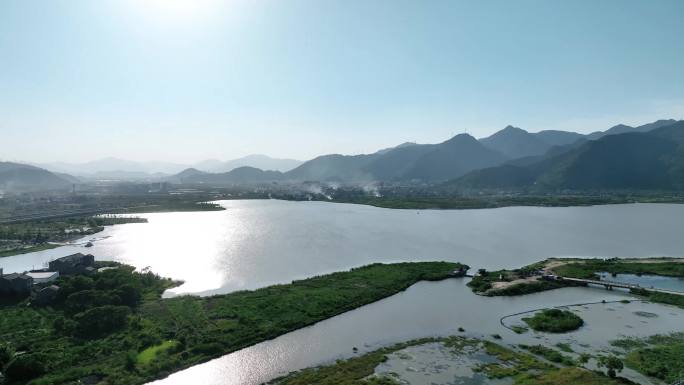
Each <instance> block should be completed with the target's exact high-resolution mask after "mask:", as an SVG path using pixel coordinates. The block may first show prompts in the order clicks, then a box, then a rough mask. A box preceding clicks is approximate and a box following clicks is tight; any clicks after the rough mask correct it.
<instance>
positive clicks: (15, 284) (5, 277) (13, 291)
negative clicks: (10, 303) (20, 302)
mask: <svg viewBox="0 0 684 385" xmlns="http://www.w3.org/2000/svg"><path fill="white" fill-rule="evenodd" d="M31 286H33V278H31V277H29V276H28V275H26V274H20V273H12V274H2V270H0V294H3V295H17V296H19V295H29V294H31Z"/></svg>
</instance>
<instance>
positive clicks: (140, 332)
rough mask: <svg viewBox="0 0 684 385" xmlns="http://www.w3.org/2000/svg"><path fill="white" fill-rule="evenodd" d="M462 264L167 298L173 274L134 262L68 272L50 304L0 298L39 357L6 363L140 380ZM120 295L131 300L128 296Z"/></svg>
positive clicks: (17, 332)
mask: <svg viewBox="0 0 684 385" xmlns="http://www.w3.org/2000/svg"><path fill="white" fill-rule="evenodd" d="M460 266H461V265H459V264H456V263H447V262H422V263H397V264H388V265H383V264H373V265H369V266H365V267H361V268H356V269H352V270H350V271H347V272H340V273H333V274H328V275H323V276H318V277H313V278H309V279H305V280H300V281H294V282H292V283H290V284H286V285H276V286H270V287H266V288H263V289H258V290H254V291H241V292H235V293H231V294H227V295H218V296H213V297H203V298H199V297H190V296H185V297H177V298H172V299H160V298H159V297H160V295H161V293H162V292H163V290H164V289H165V288H167V287H168V286H169V284H171V282H170V281H169V280H164V279H162V278H160V277H158V276H155V275H153V274H152V273H138V272H134V271H133V270H132V268H126V267H124V268H120V269H112V270H107V271H104V272H101V273H97V274H95V275H94V276H92V277H81V276H77V277H62V278H60V281H58V282H57V284H58V285H60V286H61V287H62V288H63V289H64V291H62V292H61V295H60V297H59V298H60V299H59V300H58V301H57V302H55V303H53V304H52V305H51V306H48V307H40V308H39V307H35V306H27V302H26V301H21V302H18V303H14V304H8V305H3V306H2V307H0V316H1V317H2V319H3V320H4V321H6V322H3V323H2V325H0V336H2V337H3V340H4V341H6V342H7V343H9V344H10V345H11V346H12V349H13V350H15V351H19V352H23V354H22V357H23V358H21V360H22V361H26V362H24V363H22V365H24V364H26V365H29V364H30V365H35V367H32V368H31V370H30V371H23V372H22V371H18V370H16V369H14V370H12V369H10V367H9V366H6V367H5V370H8V373H14V375H15V376H16V375H17V373H24V374H25V375H26V376H30V378H25V377H24V378H14V379H13V378H12V377H10V383H23V382H25V381H28V380H32V381H33V383H35V384H48V383H65V382H70V381H78V380H83V379H86V378H89V379H91V380H95V381H96V382H105V383H116V384H119V383H120V384H140V383H144V382H147V381H150V380H152V379H155V378H160V377H164V376H166V375H168V374H169V373H172V372H174V371H177V370H180V369H183V368H186V367H189V366H192V365H195V364H198V363H201V362H204V361H207V360H209V359H211V358H215V357H219V356H221V355H224V354H226V353H229V352H232V351H235V350H238V349H241V348H244V347H246V346H250V345H253V344H256V343H258V342H261V341H265V340H268V339H272V338H274V337H276V336H279V335H281V334H285V333H287V332H290V331H293V330H296V329H299V328H302V327H305V326H307V325H311V324H313V323H316V322H318V321H321V320H324V319H327V318H330V317H333V316H335V315H338V314H341V313H343V312H346V311H349V310H352V309H355V308H357V307H360V306H363V305H366V304H369V303H372V302H375V301H378V300H380V299H382V298H386V297H389V296H391V295H393V294H396V293H398V292H400V291H403V290H405V289H406V288H408V287H409V286H411V285H413V284H414V283H416V282H418V281H421V280H441V279H445V278H447V277H449V276H451V274H452V272H453V271H454V270H456V269H458V268H459V267H460ZM91 281H92V282H91ZM98 282H101V283H100V284H98ZM130 288H133V289H130ZM136 288H138V289H136ZM122 290H123V291H122ZM126 293H128V294H126ZM131 293H133V294H131ZM135 293H138V295H135ZM122 296H125V297H126V298H129V299H131V298H132V299H133V300H132V301H125V302H124V301H122V299H123V297H122ZM135 298H138V300H135ZM103 308H104V309H103ZM100 313H101V314H100ZM114 315H118V316H117V317H114ZM100 316H102V317H105V318H106V319H107V320H106V322H103V321H104V319H100V318H98V317H100ZM114 319H115V320H116V322H113V320H114ZM90 321H92V323H89V322H90ZM95 325H97V327H95ZM102 325H106V326H107V328H105V329H103V326H102ZM6 365H12V364H11V363H9V364H6ZM26 365H25V366H26ZM26 373H30V374H26Z"/></svg>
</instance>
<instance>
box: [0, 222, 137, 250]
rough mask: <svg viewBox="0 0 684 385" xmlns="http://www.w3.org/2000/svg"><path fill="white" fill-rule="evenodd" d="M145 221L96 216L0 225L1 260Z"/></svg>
mask: <svg viewBox="0 0 684 385" xmlns="http://www.w3.org/2000/svg"><path fill="white" fill-rule="evenodd" d="M146 222H147V219H145V218H139V217H121V216H113V215H98V216H76V217H70V218H60V219H44V220H33V221H27V222H18V223H8V224H0V257H7V256H10V255H16V254H24V253H31V252H34V251H41V250H47V249H51V248H54V247H58V246H59V245H55V244H53V243H60V242H67V241H70V240H73V239H77V238H80V237H83V236H86V235H92V234H96V233H99V232H100V231H102V230H104V227H105V226H111V225H118V224H124V223H146Z"/></svg>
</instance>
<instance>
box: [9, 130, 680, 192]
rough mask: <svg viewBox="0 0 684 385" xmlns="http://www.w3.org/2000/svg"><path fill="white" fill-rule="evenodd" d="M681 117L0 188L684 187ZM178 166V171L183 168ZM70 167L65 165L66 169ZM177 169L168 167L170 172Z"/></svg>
mask: <svg viewBox="0 0 684 385" xmlns="http://www.w3.org/2000/svg"><path fill="white" fill-rule="evenodd" d="M682 137H684V121H676V120H672V119H670V120H659V121H656V122H653V123H649V124H646V125H642V126H638V127H630V126H625V125H617V126H614V127H611V128H610V129H608V130H606V131H603V132H595V133H591V134H588V135H582V134H578V133H575V132H565V131H551V130H548V131H541V132H537V133H529V132H527V131H525V130H523V129H520V128H517V127H513V126H507V127H506V128H504V129H503V130H501V131H499V132H496V133H495V134H493V135H491V136H489V137H486V138H482V139H480V140H477V139H475V138H473V137H472V136H470V135H467V134H459V135H456V136H454V137H453V138H451V139H449V140H446V141H444V142H441V143H437V144H416V143H403V144H401V145H398V146H396V147H393V148H386V149H382V150H379V151H377V152H375V153H372V154H363V155H340V154H330V155H322V156H319V157H316V158H314V159H311V160H309V161H306V162H300V161H296V160H291V159H275V158H270V157H267V156H265V155H252V156H248V157H244V158H240V159H236V160H232V161H227V162H222V161H216V160H208V161H204V162H200V163H198V164H196V165H194V166H191V167H188V166H185V165H181V164H173V163H165V162H131V161H126V160H120V159H115V158H106V159H102V160H99V161H94V162H88V163H84V164H67V163H54V164H50V165H47V167H49V169H50V170H51V171H53V172H50V171H47V170H45V169H42V168H38V167H34V166H28V165H22V164H17V163H1V165H2V167H1V168H0V189H3V190H6V191H12V190H36V189H59V188H67V187H68V186H70V185H71V184H72V183H78V182H79V180H78V179H77V178H75V177H74V176H71V175H77V176H80V177H85V179H84V178H81V181H85V182H87V181H88V178H94V179H98V178H102V179H106V178H113V179H119V180H136V179H138V180H139V179H147V180H150V179H153V180H157V181H167V182H171V183H185V184H206V185H216V186H221V185H235V184H250V183H266V182H293V183H296V182H306V181H319V182H343V183H355V182H369V181H383V182H401V183H427V184H431V185H435V186H437V185H439V186H441V187H443V188H446V189H447V190H473V189H474V190H478V189H485V190H487V189H491V190H505V189H524V190H549V189H571V190H600V189H683V188H684V140H683V139H682ZM181 170H183V171H181ZM67 173H68V174H67ZM171 173H173V174H174V175H170V174H171Z"/></svg>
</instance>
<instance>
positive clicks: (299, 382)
mask: <svg viewBox="0 0 684 385" xmlns="http://www.w3.org/2000/svg"><path fill="white" fill-rule="evenodd" d="M435 342H438V343H441V344H443V345H444V346H445V347H447V348H450V349H451V351H452V353H453V354H456V355H459V354H468V353H467V352H468V351H472V349H476V351H481V352H482V353H483V354H486V355H487V356H490V357H492V358H494V359H495V362H490V363H480V364H475V366H474V367H473V368H472V369H473V370H474V371H476V372H481V373H483V374H484V375H486V376H487V377H488V378H490V379H504V378H509V379H511V380H513V384H514V385H551V384H553V385H617V384H630V383H631V382H629V381H627V380H625V379H621V378H618V379H613V378H610V377H607V376H605V375H603V374H602V373H598V372H593V371H589V370H586V369H584V368H580V367H576V366H574V364H575V362H574V361H572V360H570V359H565V360H563V359H561V360H560V362H559V364H561V365H563V364H571V365H573V366H569V367H563V366H561V367H556V366H554V365H550V364H548V363H545V362H543V361H541V360H539V359H537V358H536V357H535V356H533V355H530V354H526V353H522V352H519V351H515V350H511V349H508V348H506V347H503V346H501V345H499V344H496V343H493V342H490V341H483V340H477V339H469V338H464V337H457V336H452V337H444V338H423V339H418V340H413V341H408V342H402V343H398V344H395V345H392V346H388V347H384V348H380V349H378V350H375V351H372V352H369V353H366V354H363V355H360V356H358V357H352V358H349V359H344V360H338V361H336V362H335V363H334V364H330V365H323V366H319V367H314V368H307V369H303V370H300V371H297V372H293V373H290V374H288V375H286V376H284V377H281V378H277V379H275V380H272V381H271V382H269V385H310V384H317V385H318V384H320V385H338V384H345V385H399V384H400V383H401V382H400V381H399V380H398V379H397V378H395V377H394V376H392V375H383V374H375V368H376V367H378V366H379V365H380V364H382V363H383V362H385V361H386V360H387V359H388V357H387V356H388V355H390V354H392V353H397V352H400V351H401V350H403V349H406V348H408V347H411V346H420V345H425V344H428V343H435ZM531 349H532V350H535V351H536V349H535V348H534V347H531ZM547 355H548V353H547Z"/></svg>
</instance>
